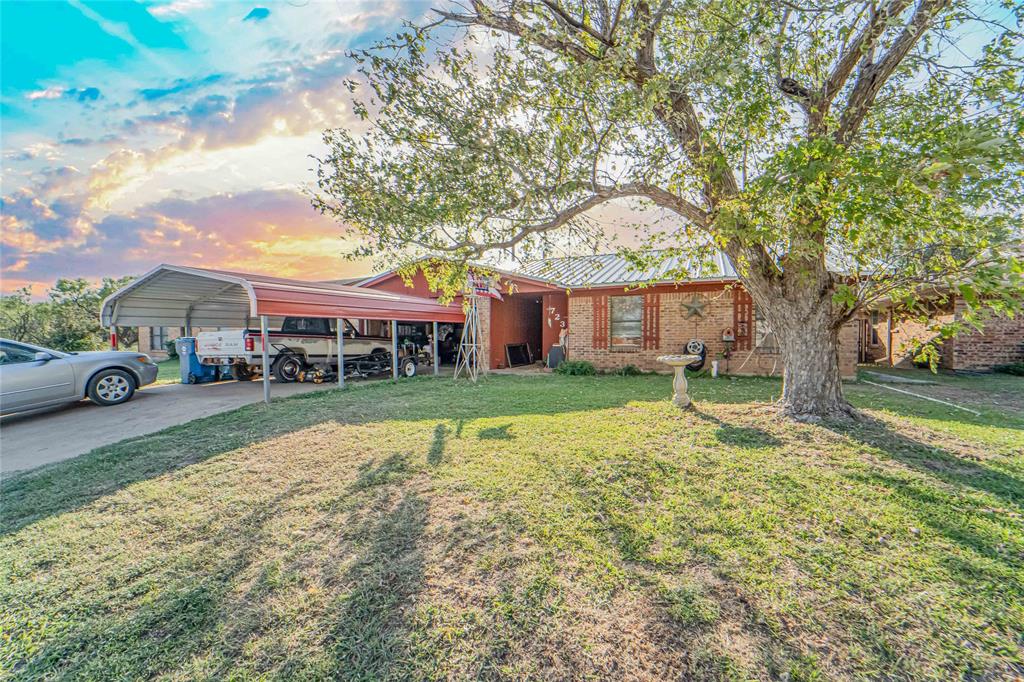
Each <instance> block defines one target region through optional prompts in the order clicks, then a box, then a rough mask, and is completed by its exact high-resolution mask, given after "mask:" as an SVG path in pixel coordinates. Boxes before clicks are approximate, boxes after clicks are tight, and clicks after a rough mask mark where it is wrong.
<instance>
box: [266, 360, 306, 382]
mask: <svg viewBox="0 0 1024 682" xmlns="http://www.w3.org/2000/svg"><path fill="white" fill-rule="evenodd" d="M305 369H306V362H305V361H304V360H303V359H302V356H299V355H295V354H294V353H287V354H285V355H282V356H281V357H279V358H278V359H277V360H276V361H275V362H274V367H273V370H272V371H273V372H274V378H275V379H277V380H278V381H280V382H282V383H285V384H290V383H293V382H295V381H298V378H299V374H301V373H302V372H303V371H305Z"/></svg>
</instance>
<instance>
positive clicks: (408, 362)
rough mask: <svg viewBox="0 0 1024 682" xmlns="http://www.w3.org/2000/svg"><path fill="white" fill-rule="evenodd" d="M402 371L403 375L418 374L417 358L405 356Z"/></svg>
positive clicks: (411, 375)
mask: <svg viewBox="0 0 1024 682" xmlns="http://www.w3.org/2000/svg"><path fill="white" fill-rule="evenodd" d="M401 371H402V376H403V377H414V376H416V358H405V359H404V360H402V367H401Z"/></svg>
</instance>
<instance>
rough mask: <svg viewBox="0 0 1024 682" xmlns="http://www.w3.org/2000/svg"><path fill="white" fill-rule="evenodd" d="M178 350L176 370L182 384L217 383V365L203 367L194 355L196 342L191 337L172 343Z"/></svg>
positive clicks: (180, 338)
mask: <svg viewBox="0 0 1024 682" xmlns="http://www.w3.org/2000/svg"><path fill="white" fill-rule="evenodd" d="M174 346H175V348H177V349H178V370H179V372H180V374H181V383H183V384H207V383H210V382H211V381H217V380H218V379H219V378H220V377H219V376H218V374H219V373H218V371H217V365H204V364H202V363H201V362H199V356H198V355H196V340H195V337H192V336H182V337H179V338H177V339H175V341H174Z"/></svg>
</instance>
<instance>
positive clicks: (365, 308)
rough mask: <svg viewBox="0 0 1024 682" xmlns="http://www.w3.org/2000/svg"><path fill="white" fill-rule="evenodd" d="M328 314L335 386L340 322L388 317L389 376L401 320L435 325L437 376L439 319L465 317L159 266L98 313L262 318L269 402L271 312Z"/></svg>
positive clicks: (126, 323)
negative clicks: (333, 336) (333, 332)
mask: <svg viewBox="0 0 1024 682" xmlns="http://www.w3.org/2000/svg"><path fill="white" fill-rule="evenodd" d="M284 316H288V317H323V318H335V319H337V320H338V323H337V329H338V338H337V342H338V384H339V386H344V336H343V334H342V329H343V324H342V322H341V320H342V319H369V320H390V321H391V343H392V374H393V376H394V377H396V378H397V376H398V334H397V323H398V320H404V321H410V322H433V327H434V334H433V337H434V340H433V344H434V349H433V351H434V358H435V362H434V373H435V374H436V373H437V371H438V370H437V361H436V358H437V323H438V322H462V321H463V320H464V319H465V316H464V315H463V312H462V310H461V308H460V307H458V306H447V305H442V304H440V303H438V302H437V301H435V300H433V299H429V298H420V297H418V296H407V295H404V294H395V293H391V292H387V291H380V290H376V289H362V288H359V287H353V286H347V285H343V284H333V283H330V282H306V281H302V280H296V279H286V278H281V277H269V276H265V275H254V274H248V273H240V272H230V271H226V270H208V269H205V268H193V267H185V266H180V265H161V266H159V267H157V268H154V269H153V270H151V271H149V272H147V273H146V274H145V275H143V276H142V277H140V278H139V279H137V280H135V281H134V282H132V283H131V284H129V285H128V286H126V287H124V288H123V289H120V290H118V291H117V292H115V293H113V294H112V295H110V296H109V297H108V298H107V299H106V300H105V301H103V305H102V308H101V311H100V320H101V322H102V324H103V325H104V326H105V327H110V328H112V329H113V328H114V327H118V326H123V327H165V326H166V327H172V326H183V327H185V329H186V334H189V335H191V330H192V328H193V327H243V328H248V327H250V326H251V325H252V323H253V322H255V321H256V320H259V321H260V331H261V334H262V341H263V355H264V357H263V391H264V398H265V399H266V400H267V401H268V402H269V401H270V371H269V364H268V362H269V358H268V350H267V349H268V346H269V332H268V318H270V317H284Z"/></svg>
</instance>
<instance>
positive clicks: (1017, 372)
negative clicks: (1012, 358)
mask: <svg viewBox="0 0 1024 682" xmlns="http://www.w3.org/2000/svg"><path fill="white" fill-rule="evenodd" d="M992 370H993V371H995V372H999V373H1000V374H1012V375H1014V376H1017V377H1024V362H1011V363H1010V364H1008V365H997V366H995V367H993V368H992Z"/></svg>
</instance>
